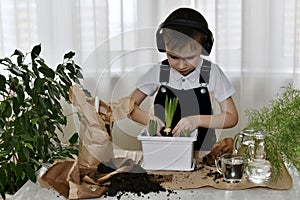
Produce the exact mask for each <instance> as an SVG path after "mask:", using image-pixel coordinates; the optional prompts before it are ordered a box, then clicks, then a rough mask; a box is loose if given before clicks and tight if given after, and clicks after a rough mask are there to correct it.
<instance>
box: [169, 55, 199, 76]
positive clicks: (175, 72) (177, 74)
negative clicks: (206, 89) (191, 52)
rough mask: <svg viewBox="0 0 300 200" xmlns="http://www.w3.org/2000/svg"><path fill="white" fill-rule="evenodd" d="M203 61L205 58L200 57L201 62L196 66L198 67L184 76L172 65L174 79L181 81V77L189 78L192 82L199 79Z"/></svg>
mask: <svg viewBox="0 0 300 200" xmlns="http://www.w3.org/2000/svg"><path fill="white" fill-rule="evenodd" d="M202 63H203V58H202V57H200V59H199V62H198V64H197V66H196V68H195V69H194V71H192V72H191V73H190V74H188V75H187V76H183V75H182V74H180V73H179V72H178V71H177V70H175V69H174V68H172V67H171V71H173V74H174V79H175V80H176V81H179V80H180V79H183V78H184V79H188V80H190V81H191V82H195V81H198V80H199V74H200V70H201V65H202Z"/></svg>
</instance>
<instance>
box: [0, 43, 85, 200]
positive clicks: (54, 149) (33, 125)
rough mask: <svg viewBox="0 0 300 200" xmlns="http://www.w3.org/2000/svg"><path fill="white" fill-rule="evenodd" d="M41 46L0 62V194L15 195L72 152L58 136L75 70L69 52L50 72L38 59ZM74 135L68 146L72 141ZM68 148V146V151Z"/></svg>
mask: <svg viewBox="0 0 300 200" xmlns="http://www.w3.org/2000/svg"><path fill="white" fill-rule="evenodd" d="M40 52H41V45H36V46H34V47H33V49H32V50H31V52H29V53H26V54H23V53H22V52H21V51H19V50H15V52H14V53H13V55H12V56H11V57H6V58H3V59H0V67H1V68H0V69H1V70H5V71H7V76H4V75H2V74H0V193H1V196H2V197H3V198H5V193H14V192H16V191H17V190H18V189H19V188H20V187H21V186H22V185H23V184H24V183H25V182H26V181H27V180H28V179H30V180H32V181H36V176H35V172H36V171H37V170H38V169H39V168H40V167H41V165H42V164H43V163H51V162H52V161H53V160H55V159H59V158H64V157H67V156H68V157H71V156H72V154H74V153H75V154H76V148H73V149H72V148H68V147H64V146H63V145H62V143H61V141H60V140H59V138H58V132H61V133H62V132H63V129H62V127H63V126H65V125H66V124H67V118H66V116H64V114H63V108H62V106H61V104H60V101H61V100H66V101H67V102H68V101H69V100H68V99H69V88H70V86H71V85H72V84H73V83H77V84H80V79H82V78H83V76H82V74H81V68H80V67H79V66H78V65H77V64H75V62H74V60H73V57H74V55H75V53H74V52H69V53H67V54H65V55H64V57H63V62H62V63H61V64H59V65H58V66H57V68H56V70H53V69H51V68H50V67H49V66H48V65H47V64H46V62H45V61H44V59H43V58H41V57H40ZM76 135H78V134H77V133H74V135H73V137H71V139H70V142H73V143H75V142H76V141H77V138H76V137H77V136H76ZM73 146H74V145H73Z"/></svg>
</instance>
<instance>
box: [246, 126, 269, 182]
mask: <svg viewBox="0 0 300 200" xmlns="http://www.w3.org/2000/svg"><path fill="white" fill-rule="evenodd" d="M264 140H265V133H264V132H262V131H257V132H255V133H254V143H252V144H249V145H248V152H249V155H250V160H249V161H248V164H247V167H246V170H245V171H246V174H247V179H248V181H250V182H252V183H257V184H260V183H266V182H269V181H270V179H271V169H272V166H271V163H270V162H269V161H268V160H266V152H265V145H264Z"/></svg>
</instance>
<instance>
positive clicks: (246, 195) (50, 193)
mask: <svg viewBox="0 0 300 200" xmlns="http://www.w3.org/2000/svg"><path fill="white" fill-rule="evenodd" d="M118 154H120V152H118ZM122 154H123V155H122V156H127V157H132V156H133V157H135V156H136V155H137V154H136V153H133V154H132V153H128V152H127V151H125V152H124V151H122ZM286 167H287V170H288V172H289V173H290V175H291V177H292V179H293V185H292V187H291V188H290V189H288V190H274V189H269V188H249V189H244V190H222V189H215V188H212V187H203V188H199V189H189V190H172V191H166V192H159V193H153V192H151V193H148V194H142V195H140V196H139V195H137V194H133V193H125V194H120V195H119V198H118V199H121V200H126V199H135V200H136V199H137V200H140V199H141V200H142V199H151V200H152V199H153V200H156V199H157V200H161V199H172V200H173V199H181V200H182V199H189V200H193V199H195V200H196V199H197V200H198V199H204V200H205V199H209V200H217V199H218V200H219V199H224V200H240V199H244V200H250V199H251V200H253V199H255V200H260V199H261V200H267V199H272V200H283V199H289V200H294V199H295V200H296V199H300V190H299V188H300V174H299V172H298V171H297V170H296V169H295V168H294V167H293V166H290V165H286ZM46 170H47V169H46V168H42V169H41V170H40V174H39V176H40V175H41V174H43V173H45V171H46ZM8 199H9V200H52V199H56V200H65V198H64V197H63V196H61V195H59V194H58V193H57V192H56V191H55V190H52V189H47V188H43V187H41V186H40V185H39V184H38V183H33V182H31V181H28V182H27V183H26V184H25V185H24V186H23V187H22V188H21V189H20V190H19V191H18V192H16V193H15V194H14V195H13V196H10V197H8ZM95 199H99V200H100V199H106V200H111V199H116V197H115V196H114V197H109V196H102V197H100V198H93V200H95Z"/></svg>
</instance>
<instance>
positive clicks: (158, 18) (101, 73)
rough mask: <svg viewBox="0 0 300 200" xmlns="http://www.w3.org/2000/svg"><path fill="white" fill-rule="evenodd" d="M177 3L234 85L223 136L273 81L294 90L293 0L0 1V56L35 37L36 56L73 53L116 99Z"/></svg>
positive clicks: (299, 41)
mask: <svg viewBox="0 0 300 200" xmlns="http://www.w3.org/2000/svg"><path fill="white" fill-rule="evenodd" d="M178 7H192V8H195V9H197V10H198V11H200V12H201V13H202V14H203V15H204V16H205V17H206V19H207V21H208V23H209V27H210V29H211V30H212V32H213V34H214V37H215V43H214V47H213V51H212V54H211V56H210V57H209V58H208V59H210V60H212V61H214V62H216V63H217V64H219V65H220V66H221V68H222V69H223V70H224V72H225V73H226V74H227V75H228V77H229V78H230V80H231V81H232V83H233V84H234V86H235V88H236V90H237V93H236V95H235V96H234V99H235V102H236V104H237V107H238V110H239V114H240V121H239V124H238V126H236V127H235V128H233V129H230V130H226V131H224V134H223V136H227V135H228V134H229V135H230V134H235V133H237V132H238V131H239V130H240V129H242V128H243V127H244V126H245V124H246V123H247V116H246V115H245V111H246V110H247V109H249V108H253V109H259V108H261V107H262V106H266V105H267V104H268V102H269V100H270V99H271V98H273V97H274V95H275V94H276V93H277V92H278V91H279V89H280V87H281V86H284V85H287V84H288V83H293V85H294V86H295V87H298V88H300V3H299V0H223V1H216V0H144V1H139V0H64V1H61V0H51V1H48V0H23V1H11V0H0V57H1V58H2V57H4V56H9V55H11V54H12V53H13V51H14V49H20V50H22V51H30V50H31V48H32V47H33V46H34V45H36V44H39V43H41V44H42V56H43V57H44V58H45V60H46V61H47V62H48V63H49V64H51V65H53V66H56V64H57V63H59V62H60V61H61V60H62V57H63V55H64V53H66V52H68V51H70V50H72V51H75V53H76V57H75V58H76V61H77V62H78V64H79V65H81V66H82V68H83V74H84V77H85V80H84V85H85V86H86V87H87V88H88V89H89V90H90V91H91V92H92V93H93V95H98V96H99V97H100V98H102V99H103V100H105V101H110V100H116V99H118V98H120V97H122V96H126V95H128V94H129V93H130V92H131V90H132V89H133V88H134V86H135V82H136V81H137V80H138V78H139V77H140V76H141V75H142V74H143V73H144V72H145V71H146V70H147V69H149V67H150V66H151V65H152V64H153V63H156V62H158V61H159V60H161V59H162V58H163V57H164V55H161V54H159V53H158V52H157V50H156V46H155V31H156V28H157V26H158V25H159V24H160V23H161V22H162V21H163V20H164V19H165V18H166V17H167V15H168V14H169V13H170V12H171V11H173V10H174V9H176V8H178ZM1 73H2V72H1ZM150 101H151V99H150V100H149V101H148V102H145V105H144V107H145V108H147V107H149V105H150V103H149V102H150ZM128 124H129V125H128ZM118 127H121V128H120V129H122V130H121V131H123V132H126V133H127V134H126V135H127V136H128V138H127V139H128V140H129V139H130V138H132V136H136V133H135V131H133V130H135V128H136V127H139V126H138V125H136V124H132V122H128V121H126V120H125V121H124V122H123V121H122V122H120V123H119V126H118ZM127 136H124V137H125V139H124V138H122V139H120V141H119V142H120V143H121V140H122V141H123V143H126V137H127ZM117 138H121V137H116V142H118V141H117Z"/></svg>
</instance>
